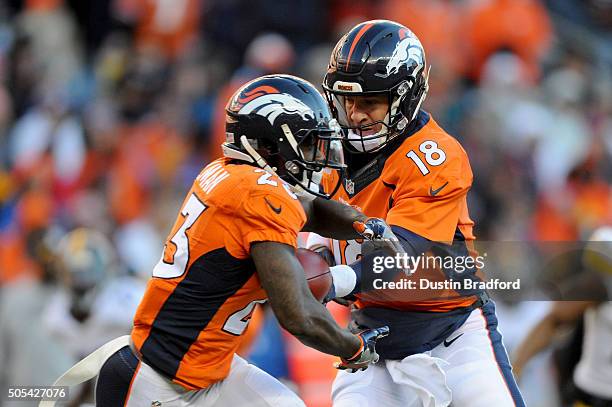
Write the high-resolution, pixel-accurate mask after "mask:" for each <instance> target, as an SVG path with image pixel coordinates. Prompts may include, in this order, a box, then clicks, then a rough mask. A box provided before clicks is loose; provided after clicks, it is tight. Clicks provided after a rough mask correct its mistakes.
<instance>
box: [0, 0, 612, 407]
mask: <svg viewBox="0 0 612 407" xmlns="http://www.w3.org/2000/svg"><path fill="white" fill-rule="evenodd" d="M373 18H386V19H392V20H395V21H398V22H400V23H402V24H404V25H406V26H408V27H409V28H411V29H412V30H413V31H414V32H415V33H416V34H417V36H418V37H419V38H420V39H421V41H422V43H423V45H424V47H425V50H426V53H427V58H428V62H429V64H430V65H431V74H430V91H429V94H428V97H427V99H426V101H425V103H424V108H425V109H426V110H428V111H430V112H432V113H433V115H434V118H435V119H436V120H437V121H438V122H439V123H440V124H441V125H442V126H443V127H444V128H445V129H446V130H447V131H448V132H449V133H450V134H452V135H454V136H455V137H456V138H457V139H458V140H459V141H460V142H461V143H462V144H463V146H464V147H465V149H466V151H467V152H468V155H469V157H470V160H471V164H472V167H473V172H474V174H475V176H474V186H473V188H472V190H471V191H470V194H469V197H468V204H469V206H470V212H471V215H472V218H473V219H474V220H475V221H476V228H475V232H476V235H477V237H478V239H481V240H489V241H579V240H584V239H586V238H587V237H588V236H589V234H590V233H591V232H592V231H593V229H595V228H596V227H598V226H601V225H603V224H606V223H607V224H610V223H612V189H611V185H612V182H611V181H612V159H611V158H612V1H610V0H548V1H544V0H380V1H373V0H372V1H370V0H328V1H325V0H295V1H274V0H249V1H241V0H222V1H221V0H90V1H80V0H23V1H16V0H3V1H1V2H0V288H1V289H2V291H1V294H0V305H1V308H0V365H2V366H3V369H2V370H4V372H3V373H4V376H3V377H0V385H2V386H6V385H7V384H16V383H21V384H44V383H48V382H49V380H51V381H52V380H53V378H54V377H56V376H57V375H59V374H60V373H61V372H62V371H64V370H65V369H66V368H67V367H69V366H70V364H71V363H72V362H74V361H75V360H77V359H78V358H80V357H82V356H84V355H85V354H87V353H88V352H90V351H91V350H93V349H94V348H95V347H96V346H99V345H100V344H102V343H104V342H105V341H106V340H108V339H110V338H112V337H114V336H116V335H117V332H119V334H120V333H121V332H129V329H130V324H131V315H132V314H133V312H134V310H135V307H136V306H137V304H138V301H139V298H140V295H141V294H142V291H143V290H144V284H146V279H147V278H148V277H149V276H150V273H151V270H152V267H153V266H154V265H155V263H156V262H157V261H158V259H159V257H160V255H161V250H162V247H163V240H164V239H165V235H166V234H167V233H168V231H169V229H170V227H171V225H172V223H173V222H174V218H175V216H176V213H177V210H178V208H179V206H180V204H181V201H182V199H183V198H184V194H185V192H186V191H187V190H188V189H189V187H190V184H191V182H192V180H193V179H194V177H195V176H196V175H197V173H198V172H199V171H200V169H201V168H202V167H203V166H205V165H206V164H207V163H209V162H210V161H212V160H214V159H215V158H217V157H219V156H220V155H221V150H220V143H221V142H223V141H224V138H225V131H224V107H225V103H226V101H227V98H228V97H229V96H230V95H231V94H232V93H233V91H234V90H235V89H237V88H238V86H239V85H241V84H243V83H244V82H246V81H247V80H250V79H253V78H255V77H256V76H259V75H262V74H266V73H293V74H296V75H298V76H301V77H304V78H306V79H308V80H309V81H311V82H313V83H314V84H316V85H319V84H320V83H321V81H322V78H323V75H324V73H325V70H326V67H327V62H328V60H329V55H330V52H331V49H332V47H333V45H334V44H335V42H336V41H337V40H338V39H339V38H340V36H341V35H342V34H343V33H344V32H346V31H347V30H348V29H349V28H350V27H352V26H353V25H354V24H356V23H358V22H360V21H363V20H367V19H373ZM538 307H540V308H542V307H543V308H545V307H546V304H544V303H543V304H540V305H537V306H530V309H529V310H523V311H521V312H518V311H516V310H515V308H516V309H518V308H520V306H516V307H514V308H512V309H511V310H508V312H507V317H506V320H507V321H508V322H507V324H508V326H505V325H504V322H505V321H504V312H503V310H500V320H501V327H502V332H504V333H506V338H507V339H506V342H507V344H508V345H509V347H512V343H513V342H515V341H518V340H520V338H518V336H519V334H518V333H517V332H515V331H514V330H513V328H512V327H511V324H512V323H513V322H512V321H516V322H515V325H516V326H522V328H521V329H520V331H522V330H524V329H526V327H525V326H524V325H525V324H526V322H525V321H526V320H525V318H524V317H525V315H530V318H531V319H534V318H536V316H537V315H541V312H544V311H541V312H540V311H534V309H536V308H538ZM521 324H522V325H521ZM515 336H516V337H517V338H516V339H515V338H514V337H515ZM52 337H53V338H54V340H53V341H52V340H50V339H48V338H52ZM41 338H43V339H44V340H41ZM79 344H80V345H79ZM261 346H265V344H264V345H261ZM268 346H269V343H268ZM24 350H27V351H24ZM268 356H269V355H268ZM268 359H269V357H268ZM5 366H7V368H5ZM8 367H10V368H8ZM279 375H281V376H282V375H283V374H279ZM327 386H328V387H329V384H327ZM551 386H552V385H551ZM328 387H327V388H326V387H325V386H323V387H321V388H317V387H316V386H315V388H316V389H318V390H317V391H323V392H325V391H329V390H328ZM3 388H4V387H3ZM321 389H322V390H321ZM300 391H304V392H306V390H304V388H300ZM551 391H553V390H551ZM311 392H315V393H316V391H314V390H312V389H311ZM3 393H4V392H3ZM536 393H537V392H536ZM324 396H325V395H324ZM529 397H532V398H531V400H532V403H529ZM529 397H528V396H526V398H527V399H528V400H527V401H528V405H541V406H548V405H550V406H553V405H555V402H554V401H550V400H552V399H551V397H550V395H546V394H545V395H544V396H542V397H540V399H538V396H537V395H532V396H529ZM323 399H324V401H322V402H320V403H321V404H318V405H325V403H326V402H328V401H325V400H328V399H329V397H328V395H327V398H325V397H323ZM533 401H535V402H536V403H539V404H533ZM547 403H550V404H547ZM309 405H315V403H314V402H313V403H311V404H309Z"/></svg>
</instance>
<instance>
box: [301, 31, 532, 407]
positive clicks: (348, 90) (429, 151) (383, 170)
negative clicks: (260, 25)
mask: <svg viewBox="0 0 612 407" xmlns="http://www.w3.org/2000/svg"><path fill="white" fill-rule="evenodd" d="M428 75H429V66H428V65H427V62H426V59H425V51H424V50H423V47H422V45H421V43H420V41H419V39H418V38H417V37H416V36H415V35H414V34H413V33H412V32H411V31H410V30H409V29H408V28H406V27H404V26H402V25H400V24H397V23H395V22H392V21H388V20H374V21H367V22H364V23H361V24H358V25H357V26H355V27H353V28H352V29H351V30H350V31H349V32H348V33H347V34H346V35H344V36H343V37H342V38H341V39H340V41H339V42H338V43H337V45H336V47H335V48H334V50H333V52H332V55H331V59H330V62H329V66H328V70H327V74H326V76H325V79H324V82H323V88H324V90H325V93H326V96H327V99H328V103H329V104H330V107H331V109H332V112H333V114H334V116H335V117H336V119H337V120H338V122H339V124H340V125H341V126H342V127H343V128H344V130H345V131H346V132H347V137H346V139H345V141H344V151H345V159H346V163H347V167H348V168H347V174H346V178H345V179H344V183H343V188H340V189H339V190H338V191H337V193H336V194H335V195H334V197H333V198H334V199H336V200H339V201H342V202H345V203H348V204H350V205H353V206H354V207H356V208H358V209H359V210H361V211H363V212H364V213H365V214H367V215H368V216H375V217H379V218H383V219H385V220H386V222H387V223H388V224H389V225H390V226H391V228H392V230H393V232H394V233H395V235H396V236H397V237H398V238H399V239H400V242H401V244H402V245H403V247H404V249H405V251H406V254H407V255H408V256H411V257H412V258H413V259H415V258H418V257H419V256H422V255H423V254H424V253H428V254H432V255H436V256H438V257H444V258H447V257H450V258H451V259H452V260H456V261H457V263H456V264H459V263H458V261H459V260H460V258H463V259H464V260H465V258H467V257H470V256H471V253H472V251H471V250H470V248H471V243H472V241H473V240H474V235H473V234H472V227H473V222H472V220H471V219H470V217H469V214H468V208H467V202H466V195H467V192H468V190H469V188H470V187H471V184H472V172H471V168H470V163H469V160H468V157H467V155H466V153H465V151H464V150H463V148H462V147H461V145H460V144H459V143H458V142H457V140H455V139H454V138H453V137H451V136H450V135H448V134H447V133H446V132H445V131H444V130H443V129H442V128H441V127H440V126H439V125H438V124H437V123H436V122H435V121H434V119H433V118H432V117H431V115H430V114H429V113H427V112H425V111H424V110H421V103H422V102H423V100H424V99H425V96H426V94H427V89H428V82H427V81H428ZM339 179H340V176H339V175H338V174H335V173H331V174H329V175H326V176H325V177H324V180H323V185H326V186H330V185H332V184H335V183H336V182H337V181H338V180H339ZM451 243H452V244H451ZM317 245H319V246H321V244H320V242H319V243H317V242H316V237H315V240H314V241H313V240H311V241H310V242H309V246H310V247H311V248H315V247H316V246H317ZM329 249H330V250H331V251H332V255H333V257H334V258H335V261H336V262H337V263H343V264H351V267H352V268H353V269H354V271H355V274H356V281H357V284H356V285H355V286H354V287H349V289H347V287H340V284H339V282H338V281H337V280H336V279H335V278H334V283H335V284H336V285H337V287H336V292H338V291H342V292H347V291H351V290H350V289H351V288H352V292H350V294H349V295H348V298H350V299H352V300H354V307H353V311H352V317H351V319H352V321H351V324H352V327H353V328H354V329H355V330H356V331H357V330H359V329H363V328H365V327H375V326H380V325H388V326H389V327H390V332H391V333H390V335H389V337H388V338H386V339H385V340H384V341H381V343H380V344H379V346H378V348H377V350H378V353H379V354H380V356H381V359H383V360H385V363H382V364H378V365H376V366H374V367H373V368H371V369H369V370H367V371H364V372H359V373H357V374H355V375H347V374H346V373H345V372H339V373H338V376H337V378H336V380H335V382H334V386H333V394H332V397H333V401H334V406H336V407H344V406H354V405H366V404H367V405H376V406H400V405H401V406H421V405H426V406H446V405H449V403H451V402H452V405H453V406H457V407H458V406H470V407H473V406H492V405H496V406H497V405H499V406H502V405H503V406H514V405H516V406H522V405H524V403H523V401H522V398H521V395H520V392H519V390H518V387H517V386H516V383H515V380H514V378H513V376H512V372H511V367H510V364H509V362H508V357H507V355H506V352H505V349H504V347H503V344H502V340H501V335H500V333H499V331H498V330H497V319H496V316H495V307H494V304H493V302H491V301H489V299H488V295H487V294H486V292H484V291H483V290H479V289H461V287H464V284H463V282H464V281H465V280H471V281H479V278H480V275H479V273H478V270H477V269H476V268H475V267H471V268H468V269H467V271H466V270H460V269H459V268H455V267H447V266H444V267H439V268H438V269H437V271H438V274H436V277H438V278H440V279H441V280H448V281H451V280H452V281H454V282H455V283H457V282H459V284H457V285H455V286H452V287H451V288H449V289H444V290H441V291H431V290H425V289H424V290H418V289H406V290H402V289H387V290H381V289H377V288H380V286H381V283H380V282H379V283H378V287H377V286H375V285H374V283H375V281H376V279H375V277H376V271H375V270H373V264H374V263H373V262H372V261H373V260H375V257H376V256H375V254H376V252H372V253H366V252H364V253H362V250H361V247H360V244H359V243H358V242H357V241H355V240H348V241H333V242H332V244H331V245H330V246H329ZM323 250H324V251H325V249H323ZM362 255H363V257H361V256H362ZM360 257H361V259H360ZM358 259H360V260H359V261H358ZM423 270H424V269H422V270H421V271H423ZM434 271H435V270H434ZM418 273H419V270H417V272H416V273H415V274H413V276H417V277H421V276H423V274H420V275H419V274H418ZM373 274H374V275H373ZM387 278H388V276H387ZM394 279H395V277H394ZM441 280H440V281H441ZM347 281H351V280H350V279H348V280H347ZM353 281H355V280H353ZM414 281H415V282H419V283H420V281H418V280H414ZM441 282H442V281H441ZM387 287H390V286H387ZM409 287H410V286H409ZM457 287H459V288H457Z"/></svg>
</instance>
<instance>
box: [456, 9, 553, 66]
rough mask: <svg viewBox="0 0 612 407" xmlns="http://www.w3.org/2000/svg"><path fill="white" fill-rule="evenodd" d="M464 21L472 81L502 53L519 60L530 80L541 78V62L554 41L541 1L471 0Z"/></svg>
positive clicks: (548, 19)
mask: <svg viewBox="0 0 612 407" xmlns="http://www.w3.org/2000/svg"><path fill="white" fill-rule="evenodd" d="M465 18H466V19H465V21H464V29H465V32H464V34H465V38H466V40H467V42H468V44H467V45H468V46H469V47H470V51H471V52H470V55H471V58H472V59H473V61H472V63H471V67H470V71H471V72H472V77H473V78H478V77H479V76H480V71H481V69H482V66H483V64H484V62H485V61H486V59H487V58H488V57H489V56H490V55H491V54H493V53H495V52H497V51H499V50H510V51H512V52H513V53H515V54H517V55H518V56H520V57H521V59H523V62H524V63H525V64H526V66H527V69H528V72H529V75H530V77H531V78H537V77H539V74H540V62H541V60H542V57H543V56H544V55H545V52H546V51H547V50H548V47H549V46H550V42H551V39H552V30H551V23H550V18H549V16H548V14H547V12H546V9H545V8H544V7H543V5H542V4H541V3H540V1H539V0H470V1H469V3H468V6H467V14H466V16H465Z"/></svg>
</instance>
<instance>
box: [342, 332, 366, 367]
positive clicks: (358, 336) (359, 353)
mask: <svg viewBox="0 0 612 407" xmlns="http://www.w3.org/2000/svg"><path fill="white" fill-rule="evenodd" d="M355 336H356V337H357V338H358V339H359V342H361V346H359V350H357V352H355V354H354V355H353V356H351V357H350V358H348V359H344V360H345V361H347V362H350V361H353V360H355V359H358V358H359V356H361V353H362V352H363V350H364V349H365V342H364V341H363V338H362V337H361V335H355Z"/></svg>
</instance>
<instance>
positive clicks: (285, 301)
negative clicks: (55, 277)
mask: <svg viewBox="0 0 612 407" xmlns="http://www.w3.org/2000/svg"><path fill="white" fill-rule="evenodd" d="M226 131H227V141H226V143H224V145H223V149H224V154H225V158H221V159H219V160H216V161H214V162H212V163H211V164H209V165H208V166H207V167H205V168H204V169H203V170H202V172H201V173H200V174H199V175H198V176H197V178H196V179H195V181H194V183H193V186H192V188H191V190H190V191H189V193H188V194H187V197H186V198H185V201H184V203H183V206H182V208H181V210H180V212H179V214H178V217H177V220H176V223H175V225H174V227H173V229H172V231H171V232H170V235H169V237H168V240H167V242H166V245H165V247H164V252H163V255H162V256H161V259H160V260H159V262H158V263H157V265H156V266H155V268H154V270H153V278H152V279H151V280H150V281H149V283H148V286H147V290H146V292H145V294H144V297H143V299H142V301H141V303H140V305H139V308H138V310H137V312H136V316H135V319H134V328H133V330H132V334H131V336H130V338H129V346H125V345H127V343H122V342H121V341H120V340H118V342H116V343H114V344H111V345H112V346H111V345H109V347H107V348H105V350H104V351H101V353H103V354H101V357H100V358H98V359H99V360H103V361H105V362H104V364H103V366H102V367H101V369H100V372H99V375H98V381H97V388H96V402H97V405H98V406H102V407H104V406H120V405H125V406H154V405H161V406H191V405H193V406H195V405H197V406H302V405H303V402H302V401H301V400H300V399H299V398H298V397H297V396H296V395H295V394H294V393H293V392H291V391H290V390H288V389H287V388H286V387H285V386H284V385H282V384H281V383H280V382H278V381H277V380H276V379H274V378H273V377H272V376H269V375H268V374H266V373H264V372H263V371H261V370H260V369H258V368H257V367H255V366H253V365H250V364H248V363H247V362H246V361H244V360H243V359H241V358H240V357H239V356H237V355H236V354H235V352H236V349H237V348H238V346H239V345H240V342H241V340H242V337H241V335H242V334H243V333H244V332H245V330H246V329H247V326H248V323H249V319H250V317H251V314H252V312H253V309H254V307H255V306H256V305H257V304H261V303H264V302H266V301H268V300H269V301H270V304H271V306H272V309H273V310H274V312H275V314H276V316H277V318H278V320H279V322H280V324H281V325H282V326H283V327H284V328H285V329H287V330H288V331H289V332H290V333H292V334H293V335H295V336H296V337H298V338H299V339H300V340H301V341H302V342H304V343H305V344H307V345H309V346H312V347H314V348H316V349H318V350H320V351H322V352H325V353H329V354H332V355H337V356H340V358H341V362H340V364H339V367H340V368H343V369H346V370H359V369H365V368H367V367H368V365H369V364H371V363H375V362H376V361H377V360H378V355H377V354H376V351H375V343H376V341H377V340H378V339H379V338H381V337H383V336H385V335H386V334H387V332H388V330H387V328H386V327H380V328H377V329H368V330H364V331H363V332H359V333H351V332H349V331H348V330H344V329H341V328H340V327H338V325H337V324H336V323H335V321H334V320H333V318H332V317H331V316H330V314H329V313H328V312H327V310H326V309H325V307H324V306H323V305H322V304H320V303H318V302H317V301H316V300H315V299H314V297H313V296H312V294H311V293H310V291H309V288H308V285H307V283H306V279H305V277H304V271H303V269H302V267H301V265H300V263H299V262H298V261H297V258H296V256H295V250H296V240H297V234H298V232H299V231H300V230H305V231H316V232H318V233H323V234H326V235H329V236H330V237H334V238H342V239H350V238H357V237H359V236H360V233H359V232H357V231H356V229H358V230H359V231H360V232H362V233H366V234H368V233H371V232H372V231H371V228H370V225H373V224H376V225H377V227H378V226H379V225H380V220H376V219H367V218H366V217H365V216H364V215H363V214H361V213H359V212H357V211H355V210H354V209H352V208H351V207H349V206H347V205H343V204H340V203H337V202H334V201H330V200H327V199H324V198H323V197H325V196H327V195H328V194H326V193H325V191H322V190H320V189H319V186H318V181H319V180H320V178H321V174H320V173H321V171H322V170H323V169H337V170H342V169H343V167H344V164H343V161H342V147H341V142H340V140H341V133H340V129H339V127H338V126H337V124H336V121H335V120H334V119H333V118H332V117H331V114H330V112H329V108H328V106H327V104H326V102H325V99H324V98H323V96H321V94H320V93H319V92H318V91H317V90H316V88H314V87H313V86H312V85H311V84H310V83H308V82H306V81H304V80H302V79H300V78H297V77H293V76H289V75H271V76H265V77H261V78H258V79H255V80H253V81H251V82H249V83H247V84H245V85H244V86H243V87H242V88H241V89H239V90H238V91H237V92H236V93H235V94H234V96H233V97H232V98H231V99H230V101H229V102H228V105H227V127H226ZM298 195H300V196H298ZM315 195H317V196H316V197H315ZM355 222H356V223H355ZM354 223H355V225H357V226H358V227H355V226H354ZM364 229H365V230H364ZM383 229H384V228H383ZM387 232H388V233H391V232H390V229H389V230H387ZM126 342H127V340H126ZM109 349H110V350H109ZM106 355H110V356H109V357H108V358H105V356H106ZM90 356H91V355H90ZM93 359H95V358H91V357H88V359H86V360H84V361H83V362H84V364H87V363H88V362H86V361H87V360H93ZM83 362H82V363H83ZM90 370H95V369H90ZM72 375H73V376H74V375H75V374H74V372H73V374H72ZM67 376H70V374H69V375H67ZM67 376H66V375H65V377H67ZM60 380H61V379H60Z"/></svg>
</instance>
